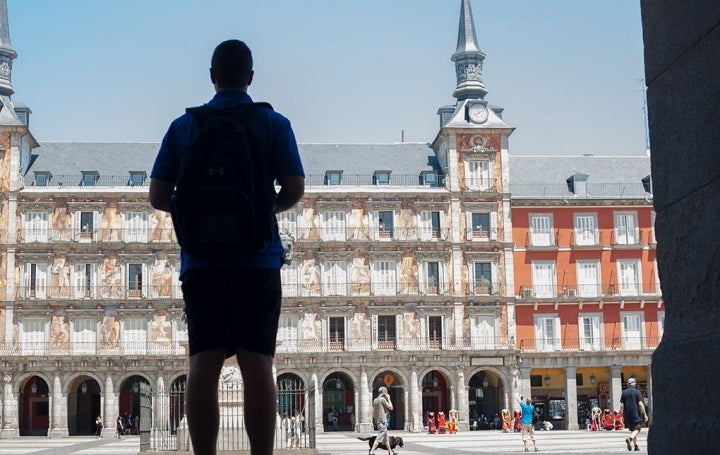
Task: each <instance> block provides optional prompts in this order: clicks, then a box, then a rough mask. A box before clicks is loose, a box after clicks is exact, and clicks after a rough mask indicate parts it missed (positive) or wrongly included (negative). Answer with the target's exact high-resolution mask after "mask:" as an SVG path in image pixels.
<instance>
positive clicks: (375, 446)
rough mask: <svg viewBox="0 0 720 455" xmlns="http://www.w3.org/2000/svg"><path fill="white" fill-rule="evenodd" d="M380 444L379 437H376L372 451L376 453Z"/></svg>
mask: <svg viewBox="0 0 720 455" xmlns="http://www.w3.org/2000/svg"><path fill="white" fill-rule="evenodd" d="M379 445H380V444H379V443H378V440H377V438H375V442H373V445H372V448H371V449H370V453H375V449H377V448H378V446H379Z"/></svg>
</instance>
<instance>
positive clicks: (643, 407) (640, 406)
mask: <svg viewBox="0 0 720 455" xmlns="http://www.w3.org/2000/svg"><path fill="white" fill-rule="evenodd" d="M638 408H640V413H641V414H642V415H643V420H644V421H645V422H647V421H648V415H647V412H646V411H645V403H643V402H642V400H641V401H638Z"/></svg>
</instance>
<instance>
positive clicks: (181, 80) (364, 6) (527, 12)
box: [8, 0, 645, 155]
mask: <svg viewBox="0 0 720 455" xmlns="http://www.w3.org/2000/svg"><path fill="white" fill-rule="evenodd" d="M460 3H461V2H460V0H272V1H267V0H263V1H260V0H257V1H249V0H245V1H241V0H202V1H199V0H123V1H111V0H63V1H58V0H8V10H9V17H10V34H11V41H12V45H13V48H14V49H15V51H17V53H18V54H19V57H18V58H17V59H16V60H15V63H14V66H13V75H12V76H13V80H12V82H13V87H14V89H15V95H14V96H13V99H15V100H16V101H22V102H24V103H26V104H28V105H29V106H30V108H31V109H32V110H33V116H32V117H31V131H32V132H33V134H34V135H35V137H36V138H37V139H38V140H39V141H40V142H43V141H112V142H159V141H160V140H161V139H162V136H163V134H164V133H165V130H166V128H167V125H168V124H169V122H170V121H171V120H172V119H173V118H174V117H176V116H177V115H179V114H180V113H181V112H182V111H183V109H184V108H185V107H187V106H191V105H197V104H202V103H203V102H205V101H206V100H207V99H209V98H210V97H211V96H212V94H213V90H212V86H211V84H210V81H209V76H208V67H209V60H210V54H211V53H212V50H213V48H214V46H215V45H216V44H217V43H218V42H220V41H222V40H224V39H227V38H239V39H243V40H245V41H246V42H247V43H248V44H249V45H250V47H251V48H252V49H253V52H254V57H255V81H254V83H253V85H252V86H251V87H250V94H251V95H252V96H253V98H254V99H255V100H256V101H261V100H263V101H269V102H270V103H272V104H273V106H275V108H276V110H278V111H280V112H282V113H283V114H285V115H286V116H287V117H289V118H290V119H291V121H292V123H293V126H294V128H295V132H296V135H297V138H298V141H299V142H303V143H387V142H399V141H400V140H401V131H402V130H404V131H405V140H406V141H411V142H430V141H432V140H433V138H434V137H435V135H436V133H437V131H438V127H439V121H438V117H437V115H436V112H437V109H438V108H439V107H440V106H443V105H447V104H454V102H455V99H454V98H453V97H452V92H453V90H454V89H455V85H456V80H455V68H454V65H453V63H452V62H451V61H450V56H451V55H452V53H453V52H454V51H455V45H456V42H457V30H458V20H459V15H460ZM472 9H473V16H474V19H475V27H476V31H477V37H478V42H479V45H480V48H481V49H482V51H483V52H484V53H485V54H486V55H487V58H486V59H485V66H484V81H485V86H486V88H487V89H488V91H489V93H488V95H487V96H486V99H487V100H488V101H489V103H490V104H494V105H498V106H502V107H504V108H505V113H504V118H505V121H506V122H507V123H508V124H510V125H511V126H513V127H515V128H516V130H515V132H514V133H513V134H512V136H511V137H510V153H511V154H515V155H580V154H583V153H594V154H597V155H642V154H644V152H645V128H644V114H643V84H642V83H641V82H639V80H641V79H642V78H643V77H644V73H643V54H642V30H641V21H640V2H639V1H638V0H503V1H501V0H473V1H472Z"/></svg>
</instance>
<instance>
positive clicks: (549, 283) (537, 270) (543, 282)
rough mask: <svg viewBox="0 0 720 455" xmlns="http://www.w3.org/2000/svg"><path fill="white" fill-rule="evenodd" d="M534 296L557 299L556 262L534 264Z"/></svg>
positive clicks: (534, 262)
mask: <svg viewBox="0 0 720 455" xmlns="http://www.w3.org/2000/svg"><path fill="white" fill-rule="evenodd" d="M532 280H533V282H532V296H533V297H538V298H543V299H547V298H553V297H557V284H556V283H557V277H556V275H555V262H554V261H533V262H532Z"/></svg>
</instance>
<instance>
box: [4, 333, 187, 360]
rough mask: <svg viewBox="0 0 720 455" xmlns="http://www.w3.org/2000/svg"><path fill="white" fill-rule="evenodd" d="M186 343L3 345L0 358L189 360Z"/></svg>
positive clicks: (31, 343) (28, 343)
mask: <svg viewBox="0 0 720 455" xmlns="http://www.w3.org/2000/svg"><path fill="white" fill-rule="evenodd" d="M186 345H187V340H174V341H171V340H169V339H168V340H163V341H73V340H69V339H68V338H67V337H64V338H59V339H56V340H53V341H19V342H0V356H83V355H107V356H133V355H142V356H153V355H159V356H162V355H180V356H186V355H187V352H186V349H185V347H186Z"/></svg>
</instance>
